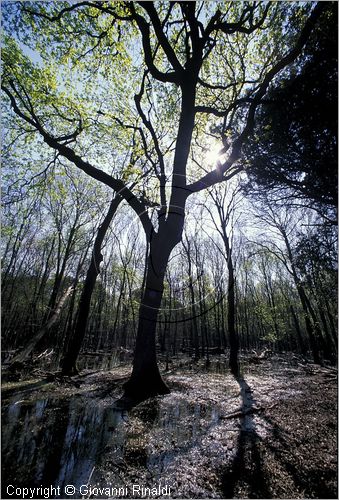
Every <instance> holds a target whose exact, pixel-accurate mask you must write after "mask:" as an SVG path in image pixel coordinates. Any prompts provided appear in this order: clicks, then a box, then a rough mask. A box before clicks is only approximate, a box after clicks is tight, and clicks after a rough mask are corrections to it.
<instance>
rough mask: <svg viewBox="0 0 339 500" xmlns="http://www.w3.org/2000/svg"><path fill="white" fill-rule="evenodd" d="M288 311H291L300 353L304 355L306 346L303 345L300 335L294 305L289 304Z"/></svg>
mask: <svg viewBox="0 0 339 500" xmlns="http://www.w3.org/2000/svg"><path fill="white" fill-rule="evenodd" d="M290 311H291V314H292V318H293V321H294V325H295V330H296V332H297V337H298V343H299V347H300V350H301V353H302V354H303V355H305V354H306V352H307V351H306V347H305V343H304V340H303V338H302V335H301V329H300V325H299V321H298V316H297V315H296V313H295V310H294V307H293V306H292V304H290Z"/></svg>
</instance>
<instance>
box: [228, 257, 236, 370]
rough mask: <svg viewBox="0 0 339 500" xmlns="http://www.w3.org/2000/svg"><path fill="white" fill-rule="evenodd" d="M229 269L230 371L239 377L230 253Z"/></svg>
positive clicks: (229, 258) (233, 285) (232, 272)
mask: <svg viewBox="0 0 339 500" xmlns="http://www.w3.org/2000/svg"><path fill="white" fill-rule="evenodd" d="M227 268H228V288H227V299H228V301H227V302H228V303H227V313H228V314H227V324H228V334H229V337H230V358H229V363H230V370H231V373H232V374H233V375H234V376H235V377H237V376H238V375H239V363H238V352H239V340H238V334H237V332H236V329H235V279H234V268H233V260H232V256H231V253H229V256H228V259H227Z"/></svg>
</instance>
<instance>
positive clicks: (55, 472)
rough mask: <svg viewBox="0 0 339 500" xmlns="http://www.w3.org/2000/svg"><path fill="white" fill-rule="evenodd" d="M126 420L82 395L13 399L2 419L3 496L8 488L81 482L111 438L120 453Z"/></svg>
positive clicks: (85, 480) (77, 485)
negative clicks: (58, 397) (67, 397)
mask: <svg viewBox="0 0 339 500" xmlns="http://www.w3.org/2000/svg"><path fill="white" fill-rule="evenodd" d="M125 418H126V415H125V413H124V412H122V411H117V410H115V409H112V408H105V407H103V406H100V405H99V404H98V403H97V402H96V403H95V402H93V401H90V402H88V400H86V399H84V398H81V397H73V398H72V399H71V400H69V401H62V400H60V399H53V398H50V399H40V400H38V401H35V402H33V403H31V402H25V401H20V400H19V401H18V400H16V401H15V400H13V401H12V402H11V403H10V404H9V406H8V408H7V410H5V409H4V411H3V417H2V478H3V481H2V498H7V497H8V495H7V493H6V488H7V485H9V484H13V485H15V486H16V487H34V486H41V485H42V486H51V485H53V486H55V487H57V486H60V488H61V491H63V488H64V486H65V485H67V484H73V485H74V486H75V487H76V488H78V487H79V486H80V485H82V484H86V482H87V481H88V479H89V477H90V474H91V471H92V469H93V466H94V464H95V463H96V462H97V460H98V459H99V457H100V454H101V453H102V452H103V450H104V448H105V446H106V445H107V443H109V441H110V440H111V439H112V436H113V435H114V449H115V452H116V454H117V456H119V455H122V454H123V448H124V434H125ZM37 498H41V497H39V496H38V497H37ZM69 498H72V497H69ZM73 498H79V495H75V496H74V497H73Z"/></svg>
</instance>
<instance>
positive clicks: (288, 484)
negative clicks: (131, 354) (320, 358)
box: [1, 357, 337, 498]
mask: <svg viewBox="0 0 339 500" xmlns="http://www.w3.org/2000/svg"><path fill="white" fill-rule="evenodd" d="M224 365H225V363H224V359H222V358H219V359H217V358H215V359H213V360H212V362H211V363H210V365H209V368H208V370H207V369H206V367H205V365H204V364H203V363H201V364H200V365H197V364H194V365H190V364H189V363H181V364H180V363H178V364H177V365H176V364H175V363H174V364H173V365H172V367H171V370H170V371H169V372H168V373H167V375H166V380H167V383H168V385H169V386H170V388H171V391H172V392H171V394H169V395H167V396H163V397H158V398H152V399H150V400H148V401H145V402H143V403H141V404H139V405H138V406H137V407H135V408H134V409H133V410H131V411H129V412H126V411H121V410H118V409H116V408H115V407H114V401H115V400H116V399H117V398H118V397H119V395H120V394H121V384H122V382H123V380H125V379H126V377H127V376H128V368H127V367H117V368H114V369H113V370H111V371H110V372H88V373H84V374H83V375H82V376H78V377H74V378H73V379H64V380H61V379H56V380H52V381H51V380H48V379H46V378H41V377H40V378H39V377H37V378H33V379H31V380H25V381H21V382H15V383H14V382H13V383H8V384H5V385H4V388H3V403H2V496H1V498H13V495H12V496H11V495H9V494H8V491H9V492H10V493H12V491H13V489H10V490H7V488H8V486H9V485H13V486H15V487H16V488H24V487H32V488H34V487H40V486H43V487H51V486H54V487H55V488H57V487H59V488H60V489H59V490H58V491H56V492H55V490H53V491H52V494H51V497H54V498H90V497H92V498H108V497H110V496H111V497H117V498H133V497H134V498H137V497H139V496H144V497H147V496H148V497H152V498H156V497H158V498H161V497H163V498H168V497H171V498H336V497H337V490H336V488H337V484H336V479H337V475H336V467H337V458H336V457H337V450H336V445H337V444H336V425H337V414H336V400H337V392H336V387H337V379H336V372H335V371H334V370H332V369H327V368H320V367H316V366H315V365H310V364H303V363H300V362H298V360H294V361H293V362H291V359H289V358H288V357H286V358H284V357H280V358H278V357H275V358H272V359H271V360H267V361H265V362H263V363H261V364H260V365H258V366H253V365H244V367H243V374H242V377H240V378H239V379H238V380H235V379H234V378H233V377H231V376H230V375H229V374H228V372H227V371H226V370H225V366H224ZM67 485H72V486H73V487H74V490H68V491H67V494H65V491H66V490H65V489H66V487H67ZM86 485H90V487H89V486H86ZM142 488H144V489H142ZM145 488H153V490H152V491H151V494H150V492H149V490H145ZM59 491H60V494H58V492H59ZM18 492H20V490H18ZM53 492H54V493H55V494H53ZM15 498H21V497H20V496H15ZM34 498H43V494H40V495H39V494H37V495H35V496H34Z"/></svg>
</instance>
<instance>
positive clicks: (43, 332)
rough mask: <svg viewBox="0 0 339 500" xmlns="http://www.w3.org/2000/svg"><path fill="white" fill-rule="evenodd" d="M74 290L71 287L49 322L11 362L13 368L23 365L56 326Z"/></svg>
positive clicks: (50, 316)
mask: <svg viewBox="0 0 339 500" xmlns="http://www.w3.org/2000/svg"><path fill="white" fill-rule="evenodd" d="M73 289H74V285H71V286H69V287H68V288H67V289H66V291H65V293H64V294H63V296H62V297H61V299H60V300H59V302H58V303H57V305H56V306H55V308H54V310H53V311H52V312H51V313H50V315H49V319H48V321H47V322H46V323H45V324H44V325H43V326H42V327H41V328H40V329H39V330H38V331H37V332H36V333H35V335H34V336H33V338H32V339H31V340H30V341H29V343H28V345H27V346H26V347H24V349H22V350H21V351H20V352H19V353H18V354H17V355H16V356H15V357H14V358H13V359H12V361H11V366H13V365H14V364H17V363H23V362H24V361H25V359H27V358H28V356H29V355H30V354H31V352H32V351H33V349H34V347H35V346H36V345H37V343H38V342H39V341H40V340H41V339H42V338H43V337H44V336H45V335H46V333H47V332H48V331H49V330H50V329H51V327H52V326H53V325H54V323H55V322H56V321H57V320H58V318H59V316H60V313H61V311H62V309H63V306H64V305H65V302H66V300H67V298H68V297H69V295H70V294H71V293H72V291H73Z"/></svg>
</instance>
